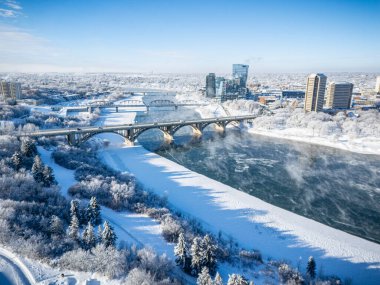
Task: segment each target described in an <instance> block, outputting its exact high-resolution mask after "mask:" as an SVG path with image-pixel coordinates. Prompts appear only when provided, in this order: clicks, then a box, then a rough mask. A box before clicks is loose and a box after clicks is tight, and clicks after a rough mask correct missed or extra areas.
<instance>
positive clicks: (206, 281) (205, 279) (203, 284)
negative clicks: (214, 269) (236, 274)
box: [197, 266, 212, 285]
mask: <svg viewBox="0 0 380 285" xmlns="http://www.w3.org/2000/svg"><path fill="white" fill-rule="evenodd" d="M197 285H212V279H211V276H210V274H209V272H208V268H207V267H206V266H205V267H203V268H202V271H201V273H199V275H198V279H197Z"/></svg>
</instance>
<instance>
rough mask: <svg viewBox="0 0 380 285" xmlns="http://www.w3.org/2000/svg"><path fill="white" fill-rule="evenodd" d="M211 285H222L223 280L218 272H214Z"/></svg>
mask: <svg viewBox="0 0 380 285" xmlns="http://www.w3.org/2000/svg"><path fill="white" fill-rule="evenodd" d="M213 285H223V279H222V276H220V274H219V272H216V275H215V278H214V284H213Z"/></svg>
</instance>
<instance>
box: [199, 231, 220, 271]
mask: <svg viewBox="0 0 380 285" xmlns="http://www.w3.org/2000/svg"><path fill="white" fill-rule="evenodd" d="M216 250H217V247H216V245H215V244H214V243H213V241H212V240H211V238H210V236H209V235H205V237H204V238H203V240H202V266H207V268H208V269H209V271H210V273H211V274H214V273H215V271H216Z"/></svg>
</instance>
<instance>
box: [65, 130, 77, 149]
mask: <svg viewBox="0 0 380 285" xmlns="http://www.w3.org/2000/svg"><path fill="white" fill-rule="evenodd" d="M66 138H67V142H68V143H69V145H71V146H77V145H79V143H80V140H79V139H78V137H77V135H76V134H75V133H70V134H68V135H67V137H66Z"/></svg>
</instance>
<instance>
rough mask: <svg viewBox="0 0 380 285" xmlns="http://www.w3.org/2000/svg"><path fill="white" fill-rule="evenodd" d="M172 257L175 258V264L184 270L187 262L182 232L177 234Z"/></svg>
mask: <svg viewBox="0 0 380 285" xmlns="http://www.w3.org/2000/svg"><path fill="white" fill-rule="evenodd" d="M174 255H175V256H176V259H175V262H176V263H177V265H179V266H181V267H182V269H185V268H186V260H187V248H186V241H185V236H184V234H183V233H182V232H181V233H180V234H179V236H178V242H177V245H176V246H175V247H174Z"/></svg>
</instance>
